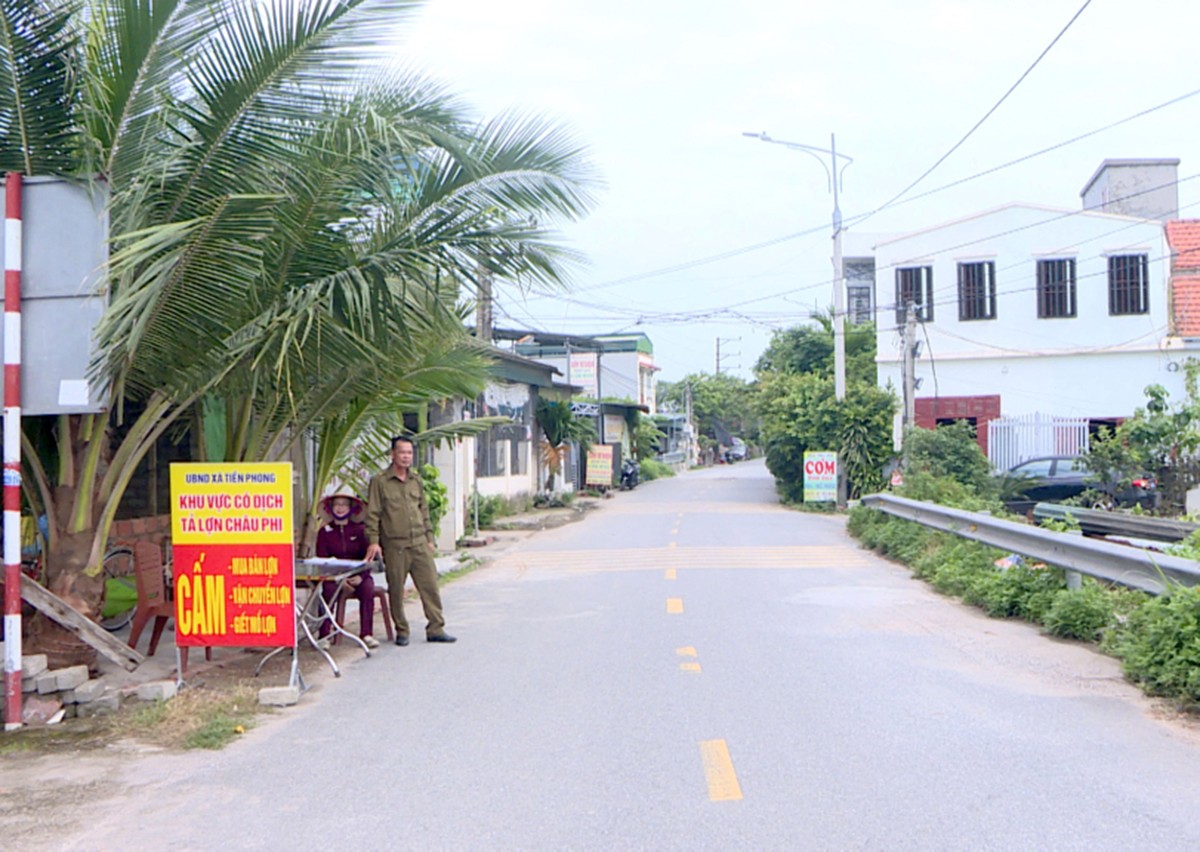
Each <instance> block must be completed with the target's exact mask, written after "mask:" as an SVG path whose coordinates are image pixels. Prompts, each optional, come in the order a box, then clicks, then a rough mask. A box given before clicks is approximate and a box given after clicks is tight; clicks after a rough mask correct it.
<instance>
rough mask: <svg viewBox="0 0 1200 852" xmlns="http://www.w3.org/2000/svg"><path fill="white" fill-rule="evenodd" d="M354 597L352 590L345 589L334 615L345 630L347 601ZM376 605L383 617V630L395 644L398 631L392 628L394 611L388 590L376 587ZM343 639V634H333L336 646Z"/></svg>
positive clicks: (339, 597)
mask: <svg viewBox="0 0 1200 852" xmlns="http://www.w3.org/2000/svg"><path fill="white" fill-rule="evenodd" d="M353 596H354V590H353V589H351V588H347V589H343V590H342V592H341V593H340V594H339V595H338V599H337V610H336V611H335V613H334V615H335V617H336V618H337V623H338V625H339V626H341V628H342V629H343V630H345V629H346V599H347V598H350V597H353ZM376 603H378V604H379V614H380V615H381V616H383V629H384V632H385V633H386V634H387V639H388V641H389V642H394V641H396V630H395V628H393V627H392V610H391V606H390V604H389V603H388V594H387V589H381V588H380V587H379V586H376V587H375V596H374V599H373V601H372V603H371V606H374V605H375V604H376ZM360 617H361V616H360ZM341 638H342V634H340V633H338V632H336V631H335V632H334V634H333V644H334V645H336V644H337V643H338V641H339V640H340V639H341Z"/></svg>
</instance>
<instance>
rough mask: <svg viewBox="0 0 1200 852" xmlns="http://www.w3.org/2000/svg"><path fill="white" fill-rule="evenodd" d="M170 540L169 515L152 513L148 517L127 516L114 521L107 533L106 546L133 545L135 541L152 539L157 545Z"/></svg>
mask: <svg viewBox="0 0 1200 852" xmlns="http://www.w3.org/2000/svg"><path fill="white" fill-rule="evenodd" d="M170 540H171V516H170V515H154V516H152V517H149V518H127V519H125V520H122V521H114V522H113V525H112V530H111V531H110V532H109V534H108V546H109V547H118V546H121V545H124V546H126V547H133V544H134V542H137V541H152V542H154V543H155V544H157V545H159V546H163V542H169V541H170ZM164 555H165V554H164Z"/></svg>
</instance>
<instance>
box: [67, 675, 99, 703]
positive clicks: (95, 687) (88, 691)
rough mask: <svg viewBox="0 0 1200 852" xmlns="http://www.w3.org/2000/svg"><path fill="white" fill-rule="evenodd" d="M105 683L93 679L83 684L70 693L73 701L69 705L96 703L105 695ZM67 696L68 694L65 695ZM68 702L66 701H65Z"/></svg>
mask: <svg viewBox="0 0 1200 852" xmlns="http://www.w3.org/2000/svg"><path fill="white" fill-rule="evenodd" d="M104 688H105V687H104V681H102V680H100V679H99V678H92V679H91V680H89V681H86V682H84V683H81V684H80V685H79V686H77V687H75V688H74V689H72V690H71V691H70V693H71V698H72V699H73V700H72V701H69V702H67V703H69V704H87V703H88V702H89V701H95V700H96V699H97V698H99V697H100V696H102V695H103V694H104ZM63 694H64V695H66V693H63ZM63 700H64V701H66V699H65V698H64V699H63Z"/></svg>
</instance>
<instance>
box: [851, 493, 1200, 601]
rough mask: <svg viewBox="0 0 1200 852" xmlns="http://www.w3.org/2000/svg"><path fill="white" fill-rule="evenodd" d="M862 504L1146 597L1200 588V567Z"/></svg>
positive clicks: (887, 501) (968, 516)
mask: <svg viewBox="0 0 1200 852" xmlns="http://www.w3.org/2000/svg"><path fill="white" fill-rule="evenodd" d="M860 502H861V503H862V505H864V506H869V507H870V508H872V509H878V510H879V511H881V512H886V513H887V514H889V515H894V516H896V517H898V518H904V519H906V520H909V521H915V522H917V523H918V524H922V525H923V526H927V527H932V528H933V529H937V530H942V531H943V532H948V533H953V534H955V535H958V536H962V537H963V538H968V539H971V540H972V541H978V542H982V543H983V544H989V545H991V546H992V547H998V548H1000V549H1001V550H1007V551H1008V552H1010V553H1019V554H1021V555H1022V556H1027V557H1031V558H1033V559H1038V560H1041V561H1043V562H1047V563H1049V564H1051V565H1057V566H1059V567H1061V568H1066V569H1068V570H1071V571H1078V572H1079V573H1080V574H1086V575H1088V576H1089V577H1095V578H1096V579H1099V580H1107V581H1109V582H1112V583H1119V584H1121V585H1123V586H1129V587H1130V588H1134V589H1141V590H1142V591H1144V592H1150V593H1151V594H1156V595H1157V594H1161V593H1162V592H1163V591H1165V590H1166V588H1167V587H1168V585H1170V584H1173V583H1177V584H1179V585H1182V586H1196V585H1200V563H1196V562H1193V561H1192V560H1190V559H1184V558H1182V557H1180V556H1169V555H1167V554H1162V553H1150V552H1148V551H1143V550H1138V549H1137V548H1133V547H1126V546H1123V545H1119V544H1111V543H1109V542H1106V541H1099V540H1097V539H1092V538H1084V537H1083V536H1079V535H1068V534H1063V533H1057V532H1051V531H1050V530H1044V529H1040V528H1039V527H1033V526H1030V525H1028V524H1020V523H1015V522H1013V521H1004V520H1001V519H999V518H994V517H992V516H991V515H985V514H980V513H977V512H964V511H963V510H962V509H951V508H949V507H947V506H939V505H937V504H936V503H924V502H921V501H919V500H909V499H907V498H905V497H895V496H892V495H890V494H871V495H868V496H866V497H863V498H862V500H861V501H860Z"/></svg>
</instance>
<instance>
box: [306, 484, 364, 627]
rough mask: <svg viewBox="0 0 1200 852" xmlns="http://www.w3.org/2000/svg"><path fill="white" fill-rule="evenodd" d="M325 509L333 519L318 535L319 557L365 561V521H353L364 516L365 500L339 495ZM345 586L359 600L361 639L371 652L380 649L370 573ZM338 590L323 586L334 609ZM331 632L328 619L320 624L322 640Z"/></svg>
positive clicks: (333, 585)
mask: <svg viewBox="0 0 1200 852" xmlns="http://www.w3.org/2000/svg"><path fill="white" fill-rule="evenodd" d="M322 508H323V509H324V510H325V514H327V515H328V516H329V517H330V522H329V523H328V524H326V525H325V526H323V527H321V530H320V532H318V533H317V556H325V557H331V558H334V559H354V560H356V561H361V560H362V559H364V558H365V557H366V555H367V531H366V530H365V529H364V528H363V524H362V521H356V520H354V517H355V516H356V515H359V516H360V515H362V510H363V502H362V500H359V499H358V498H357V497H355V496H354V495H353V494H346V493H344V492H339V493H337V494H332V495H330V496H329V497H326V498H325V500H324V502H323V503H322ZM346 583H347V585H348V586H350V587H351V588H349V589H348V590H347V591H346V592H345V594H352V595H353V596H354V597H355V598H357V599H358V618H359V636H361V637H362V640H363V642H365V643H366V646H367V647H368V648H378V647H379V642H378V640H376V639H375V637H374V636H372V635H371V634H372V633H373V632H374V626H375V579H374V578H373V577H372V576H371V572H370V571H364V572H362V573H361V574H356V575H355V576H353V577H351V578H350V579H349V580H347V581H346ZM337 586H338V584H337V583H335V582H334V581H333V580H326V581H325V582H324V583H322V584H321V595H322V597H324V598H325V602H326V603H328V604H329V606H330V608H331V609H332V608H333V605H334V595H336V594H337ZM332 629H333V626H332V625H331V624H330V623H329V620H328V619H326V620H325V621H324V622H323V623H322V624H321V629H320V632H319V634H318V636H319V637H320V638H322V639H323V638H325V637H326V636H328V635H329V632H330V631H331V630H332Z"/></svg>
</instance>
